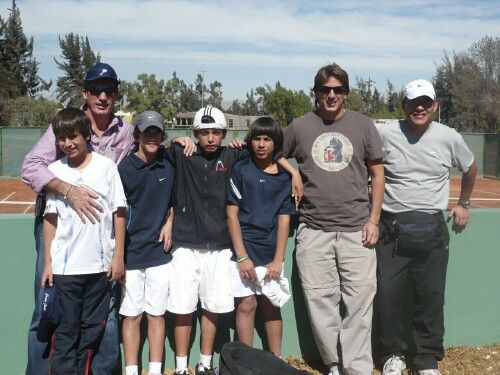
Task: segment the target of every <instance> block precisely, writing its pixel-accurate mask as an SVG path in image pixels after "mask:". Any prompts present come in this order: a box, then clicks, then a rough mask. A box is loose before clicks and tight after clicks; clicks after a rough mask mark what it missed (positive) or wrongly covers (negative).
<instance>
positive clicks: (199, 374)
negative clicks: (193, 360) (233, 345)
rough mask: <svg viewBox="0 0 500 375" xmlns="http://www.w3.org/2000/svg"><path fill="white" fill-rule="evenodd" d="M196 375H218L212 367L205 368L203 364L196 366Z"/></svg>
mask: <svg viewBox="0 0 500 375" xmlns="http://www.w3.org/2000/svg"><path fill="white" fill-rule="evenodd" d="M194 373H195V374H196V375H216V372H215V370H214V369H213V367H212V366H210V367H205V366H203V364H202V363H199V364H198V365H196V368H195V370H194Z"/></svg>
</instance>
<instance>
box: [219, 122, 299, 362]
mask: <svg viewBox="0 0 500 375" xmlns="http://www.w3.org/2000/svg"><path fill="white" fill-rule="evenodd" d="M245 142H246V144H247V148H248V149H249V150H250V151H251V153H252V157H251V158H248V159H246V160H243V161H240V162H239V163H237V164H236V165H235V167H234V169H233V172H232V175H231V181H230V189H229V196H228V206H227V224H228V228H229V233H230V235H231V240H232V243H233V248H234V251H235V253H236V262H233V272H232V273H233V277H232V285H233V295H234V297H235V299H236V306H237V307H236V331H237V334H238V339H239V340H240V341H242V342H244V343H245V344H247V345H249V346H252V345H253V333H254V319H255V312H256V309H257V302H258V304H259V306H260V307H261V309H262V313H263V316H264V321H265V329H266V334H267V340H268V345H269V349H270V351H271V352H273V353H274V354H275V355H276V356H278V357H279V356H281V340H282V330H283V324H282V320H281V311H280V306H282V304H283V303H284V302H285V301H286V300H288V298H289V291H288V282H287V280H286V279H285V278H284V277H283V262H284V257H285V248H286V243H287V240H288V235H289V226H290V215H293V214H295V213H296V211H295V207H294V203H293V202H292V197H291V196H290V189H291V183H290V177H289V175H288V174H287V173H285V171H284V170H283V169H282V168H281V167H280V166H278V164H276V160H277V159H278V158H280V157H281V150H282V147H283V132H282V130H281V128H280V127H279V126H278V125H277V124H276V123H275V122H274V120H273V119H272V118H270V117H261V118H259V119H257V120H256V121H255V122H254V123H253V124H252V125H251V126H250V129H249V130H248V134H247V137H246V139H245ZM259 271H262V272H259ZM269 292H271V293H269ZM287 292H288V293H287ZM280 293H283V294H285V295H284V297H283V298H280Z"/></svg>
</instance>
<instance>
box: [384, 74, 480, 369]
mask: <svg viewBox="0 0 500 375" xmlns="http://www.w3.org/2000/svg"><path fill="white" fill-rule="evenodd" d="M402 105H403V110H404V112H405V115H406V119H405V120H401V121H399V122H398V123H389V124H383V125H381V126H380V127H379V132H380V135H381V137H382V140H383V142H384V147H385V157H384V168H385V179H386V180H385V195H384V201H383V204H382V214H381V219H380V239H379V242H378V245H377V262H378V265H377V297H376V301H377V303H376V306H377V314H376V316H377V317H378V328H379V337H380V341H381V356H382V357H381V360H382V361H381V363H382V366H383V374H384V375H400V374H402V372H403V370H404V369H405V368H406V362H405V357H404V355H405V354H406V352H407V351H408V345H406V344H405V343H404V341H403V337H402V334H403V304H402V300H403V294H404V286H405V283H406V280H407V278H408V277H410V279H411V281H412V287H413V303H414V306H415V308H414V313H413V322H412V323H413V340H414V345H413V346H414V347H415V353H411V354H412V356H414V359H413V365H414V370H415V373H416V374H418V375H439V374H440V372H439V370H438V361H440V360H441V359H442V358H443V356H444V347H443V340H444V314H443V306H444V290H445V282H446V269H447V265H448V255H449V252H448V245H449V233H448V227H447V224H446V220H445V218H444V216H443V210H446V209H447V206H448V198H449V190H450V189H449V184H450V182H449V179H450V168H452V167H456V168H458V169H459V170H460V171H461V172H462V173H463V174H462V185H461V191H460V198H459V201H458V204H457V205H456V206H454V207H453V208H452V209H451V210H450V212H449V214H448V219H449V220H453V226H454V229H457V230H461V229H462V228H463V227H464V226H465V225H466V224H467V222H468V221H469V211H468V208H469V206H470V202H469V199H470V196H471V194H472V189H473V187H474V182H475V178H476V171H477V167H476V162H475V161H474V155H473V153H472V152H471V151H470V150H469V148H468V147H467V145H466V144H465V142H464V140H463V138H462V136H461V135H460V134H459V133H457V132H456V131H455V130H454V129H451V128H449V127H447V126H445V125H442V124H440V123H437V122H434V121H432V116H433V114H434V113H435V112H436V110H437V109H438V105H439V103H438V102H437V101H436V94H435V92H434V87H433V86H432V84H431V83H430V82H428V81H425V80H416V81H412V82H410V83H408V84H407V85H406V87H405V97H404V100H403V103H402Z"/></svg>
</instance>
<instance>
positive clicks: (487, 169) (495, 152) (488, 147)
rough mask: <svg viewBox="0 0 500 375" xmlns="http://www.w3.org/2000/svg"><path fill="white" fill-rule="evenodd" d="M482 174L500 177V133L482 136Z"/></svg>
mask: <svg viewBox="0 0 500 375" xmlns="http://www.w3.org/2000/svg"><path fill="white" fill-rule="evenodd" d="M484 176H485V177H490V178H500V134H485V136H484Z"/></svg>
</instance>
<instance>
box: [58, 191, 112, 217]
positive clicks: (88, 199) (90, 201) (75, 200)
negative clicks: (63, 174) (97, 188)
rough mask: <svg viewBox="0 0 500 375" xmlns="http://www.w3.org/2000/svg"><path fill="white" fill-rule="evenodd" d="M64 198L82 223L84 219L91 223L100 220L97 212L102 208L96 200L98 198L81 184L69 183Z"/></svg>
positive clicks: (101, 210)
mask: <svg viewBox="0 0 500 375" xmlns="http://www.w3.org/2000/svg"><path fill="white" fill-rule="evenodd" d="M66 198H67V199H68V201H69V204H70V205H71V207H73V209H74V210H75V211H76V213H77V214H78V216H79V217H80V219H81V220H82V222H83V223H86V219H88V220H89V221H90V222H91V223H92V224H95V222H96V221H100V218H99V216H100V215H99V213H101V212H103V208H102V207H101V206H100V205H99V203H97V202H96V199H97V198H98V195H97V194H96V193H94V192H92V191H90V190H89V189H86V188H84V187H81V186H77V185H71V187H70V188H69V190H68V192H67V193H66Z"/></svg>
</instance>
